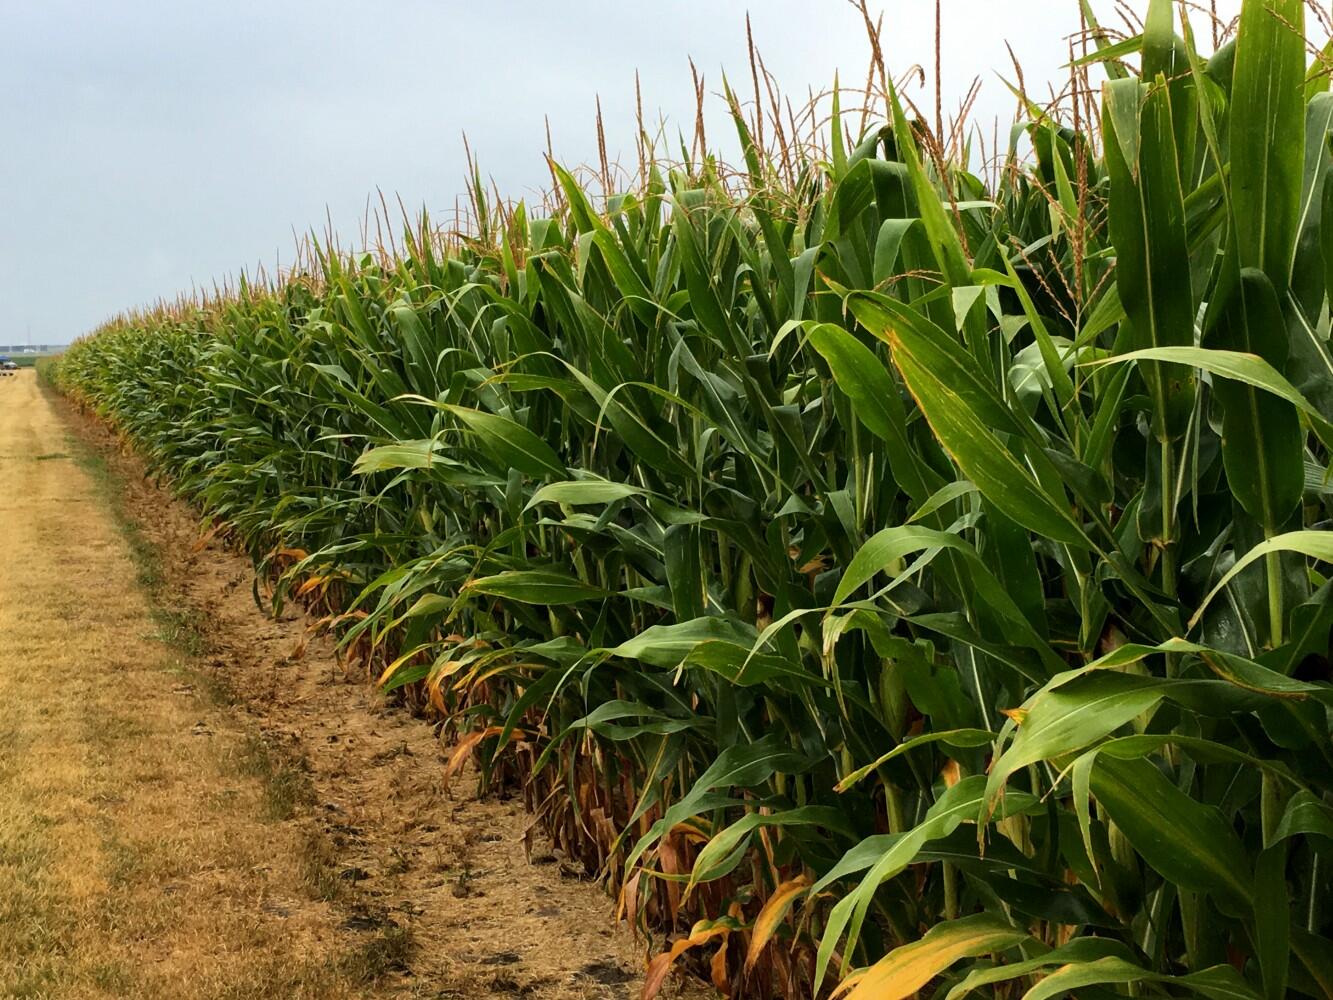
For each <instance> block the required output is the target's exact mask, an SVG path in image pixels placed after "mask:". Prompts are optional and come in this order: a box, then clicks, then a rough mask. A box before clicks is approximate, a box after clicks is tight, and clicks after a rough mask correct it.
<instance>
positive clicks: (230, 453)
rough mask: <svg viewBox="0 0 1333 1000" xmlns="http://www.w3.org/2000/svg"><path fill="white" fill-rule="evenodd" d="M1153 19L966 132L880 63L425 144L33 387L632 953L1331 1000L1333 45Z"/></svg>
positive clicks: (822, 990)
mask: <svg viewBox="0 0 1333 1000" xmlns="http://www.w3.org/2000/svg"><path fill="white" fill-rule="evenodd" d="M1182 11H1183V8H1180V7H1177V6H1176V5H1175V4H1173V3H1172V2H1170V0H1153V2H1152V3H1151V5H1150V6H1149V8H1148V12H1147V15H1146V18H1145V19H1144V22H1143V24H1142V26H1141V30H1140V31H1138V32H1137V33H1130V32H1126V33H1123V34H1116V33H1112V32H1110V31H1109V30H1098V29H1097V26H1096V25H1095V22H1091V28H1092V30H1091V31H1090V32H1089V37H1090V42H1089V44H1088V52H1087V54H1086V55H1084V56H1081V57H1080V58H1078V59H1076V60H1075V61H1074V63H1073V66H1072V67H1071V71H1070V79H1069V82H1068V86H1067V87H1066V88H1065V90H1064V91H1063V92H1062V93H1060V94H1058V95H1056V99H1055V100H1054V101H1053V102H1049V103H1041V102H1037V101H1035V100H1034V99H1030V98H1027V97H1024V99H1023V100H1024V105H1023V107H1024V109H1025V111H1024V114H1023V119H1022V122H1021V123H1020V125H1019V126H1017V127H1016V128H1015V129H1014V130H1013V133H1012V135H1011V136H1010V137H1009V140H1008V145H1007V146H1005V145H1003V144H1002V145H1001V148H1000V149H986V150H984V151H983V150H981V149H980V148H979V146H978V145H977V143H976V142H975V140H974V138H972V137H970V133H968V132H967V130H966V129H965V128H963V127H962V126H961V125H959V126H958V127H956V128H955V129H954V130H953V132H952V134H941V133H942V132H943V131H944V130H942V129H940V128H938V127H930V126H927V125H926V124H925V123H924V122H923V121H922V120H920V119H921V118H923V117H924V116H923V115H920V114H918V113H917V111H916V109H915V108H914V106H912V105H911V104H910V102H908V101H907V100H906V98H905V97H904V96H903V94H904V91H903V90H902V89H901V88H900V87H895V84H894V80H893V79H892V77H891V76H890V75H889V73H888V72H887V71H886V69H885V67H884V64H883V61H882V57H880V58H878V60H877V62H876V63H874V64H873V66H872V74H871V84H870V87H869V89H868V91H867V93H866V95H865V101H864V102H862V103H864V105H865V106H864V107H861V106H860V104H858V105H857V107H855V108H852V107H851V106H850V105H851V103H852V102H850V101H846V102H844V98H846V95H847V94H848V93H849V92H848V91H839V90H838V89H837V88H836V87H835V90H834V91H833V93H832V98H831V107H829V106H828V103H827V102H826V104H825V108H824V113H823V114H820V115H813V114H812V115H811V116H810V117H809V118H808V119H806V121H805V124H804V125H802V123H801V122H798V121H797V120H795V119H794V118H793V117H791V116H789V114H788V112H787V110H786V109H783V108H781V107H780V106H779V104H778V103H777V100H776V99H773V101H772V102H771V106H770V102H769V97H768V95H767V94H765V93H763V91H762V89H761V87H760V85H759V79H758V77H757V76H756V79H755V94H754V98H753V100H751V99H750V97H749V95H748V94H747V95H745V96H744V97H742V96H741V95H739V94H737V93H736V92H733V91H731V90H728V91H727V92H726V96H725V100H727V101H728V103H729V105H730V108H731V111H732V113H733V115H732V117H733V119H734V122H735V126H736V133H737V136H738V140H739V143H740V148H741V149H742V151H743V154H744V167H743V168H741V169H739V170H736V171H731V170H728V169H726V168H725V167H724V166H723V165H722V164H721V163H720V162H719V161H718V160H717V159H716V158H713V157H709V156H707V155H705V153H704V151H703V149H702V148H700V147H701V145H702V135H700V136H698V139H699V140H700V142H699V143H697V144H696V147H695V148H694V149H690V148H684V146H685V144H682V146H683V148H682V149H681V150H680V154H681V158H680V160H679V161H669V160H668V159H666V158H665V157H663V156H661V155H660V154H659V152H657V151H656V150H654V149H653V148H651V147H650V146H649V145H648V144H646V143H645V148H644V151H643V155H642V162H641V165H640V169H639V171H638V176H637V177H636V178H634V179H633V183H626V184H625V185H623V189H615V188H614V187H612V186H610V181H609V178H608V174H607V171H606V169H605V166H603V170H602V171H601V173H602V177H601V178H600V179H601V180H602V181H603V184H602V187H603V188H604V190H602V191H597V188H598V185H597V184H596V182H595V181H596V179H592V180H590V179H588V178H587V177H584V176H583V175H579V174H576V173H571V172H567V171H565V170H563V169H561V168H560V167H558V166H556V165H554V164H552V173H553V183H554V188H553V194H552V198H551V203H550V204H549V205H548V206H545V207H544V208H543V210H542V211H541V212H537V211H533V210H531V209H530V208H529V207H527V206H525V205H523V204H509V203H505V202H501V201H499V200H497V199H496V198H495V197H493V196H490V195H488V194H487V192H486V191H485V188H484V185H483V184H482V182H481V180H480V175H479V174H477V173H475V172H474V174H473V177H474V182H473V184H472V185H471V192H472V198H473V206H472V216H473V225H472V227H471V231H470V232H468V233H467V234H466V235H465V236H458V235H455V236H452V237H446V236H444V235H442V234H441V233H439V232H437V231H436V230H434V229H433V228H432V226H431V223H430V221H429V219H427V218H426V217H425V216H424V215H423V216H422V217H420V218H419V219H416V220H414V221H413V222H412V223H411V224H410V225H404V226H403V227H402V232H403V236H402V240H401V245H399V241H398V240H397V239H395V241H394V246H393V247H392V249H390V250H388V251H385V252H379V251H376V252H370V253H345V252H342V251H340V250H339V249H337V247H336V245H335V244H334V243H333V242H332V241H330V240H327V239H324V240H320V241H318V242H312V243H311V244H309V245H308V247H307V252H306V255H305V258H304V263H303V266H301V267H299V268H297V269H296V270H294V271H292V272H291V273H289V274H285V275H283V276H282V277H281V278H273V279H270V280H252V281H249V282H242V283H241V284H240V285H239V286H238V287H237V288H235V289H233V290H232V291H230V292H228V293H226V294H219V295H216V296H211V297H209V298H207V299H203V300H199V301H192V302H182V303H179V304H176V305H173V306H171V307H163V308H159V309H155V310H151V311H146V312H139V313H134V314H127V315H126V316H123V317H121V318H119V319H117V320H115V321H113V322H111V323H109V324H107V325H106V326H105V327H103V328H101V329H99V330H98V331H95V332H94V333H93V334H92V335H91V336H89V337H86V338H85V339H84V340H82V341H81V342H80V343H78V344H77V345H76V346H75V347H74V348H73V349H71V350H70V351H69V352H68V353H67V354H66V355H65V356H64V357H63V358H61V359H60V360H59V362H58V364H57V365H55V366H54V368H53V369H52V371H51V377H52V379H53V380H54V382H55V383H56V385H57V386H58V387H59V388H60V389H61V390H62V391H64V392H66V393H67V394H69V395H70V396H72V397H73V398H74V399H75V400H77V401H79V402H80V403H81V404H83V405H85V406H87V407H90V408H92V409H94V410H96V411H97V412H98V413H99V414H101V415H102V416H104V417H105V418H106V419H108V420H109V421H111V422H112V423H113V424H114V425H115V426H116V427H117V428H118V429H119V430H120V431H122V432H123V434H124V435H125V436H126V437H127V438H128V440H129V441H130V442H132V443H133V445H134V446H135V447H136V448H137V449H139V450H140V451H141V452H142V453H143V454H144V455H145V456H147V458H148V459H149V461H150V463H151V465H152V467H153V469H154V470H155V471H156V472H157V473H158V474H160V475H162V476H163V477H165V478H166V479H168V480H169V481H170V482H171V483H172V484H173V486H174V488H176V489H177V490H179V491H180V493H182V494H183V495H184V496H186V497H188V498H189V499H190V500H191V501H193V502H194V503H195V504H197V505H198V507H199V508H200V509H201V510H202V511H203V512H204V513H205V515H206V516H207V518H208V519H209V520H210V522H212V523H213V524H214V525H216V528H215V530H217V531H221V532H225V533H227V535H228V536H229V537H230V538H231V539H232V540H233V541H234V543H235V544H237V545H239V546H242V547H243V548H244V549H246V550H247V551H248V552H249V553H250V554H251V555H252V557H253V559H254V561H255V564H256V568H257V581H258V582H257V584H256V599H257V600H261V601H264V602H271V603H273V604H279V605H280V604H281V603H283V602H285V601H299V602H301V603H303V604H305V605H307V606H308V607H310V608H311V609H313V611H314V612H315V613H316V614H317V615H319V616H322V624H323V626H324V627H326V628H327V629H330V630H332V631H333V632H335V633H336V634H337V636H338V638H339V641H340V643H341V648H342V649H343V651H344V653H345V655H346V656H347V657H348V659H349V661H350V662H354V663H358V664H360V665H362V667H363V668H364V669H365V670H366V671H367V672H368V673H369V674H370V675H371V676H373V677H375V678H376V679H377V680H378V682H379V683H380V684H382V685H383V686H384V687H386V688H388V689H390V690H396V691H398V692H400V695H401V697H402V698H403V699H404V700H405V701H406V702H407V703H409V704H410V705H412V706H413V707H415V708H416V709H418V710H420V711H422V712H425V713H429V714H431V715H432V716H433V717H435V718H436V719H438V720H439V721H440V722H441V724H442V725H443V727H444V732H445V735H446V736H447V737H448V738H449V739H450V749H449V751H448V753H449V759H448V770H449V773H450V774H454V773H456V772H457V771H458V770H459V769H460V768H461V766H462V764H463V763H464V762H465V761H467V760H469V759H475V760H477V761H478V762H479V764H480V767H481V773H482V776H483V782H484V783H486V784H488V785H491V786H496V785H505V786H508V787H515V788H520V789H521V790H522V794H523V795H524V796H525V797H526V801H527V804H528V806H529V808H530V809H531V811H532V812H533V814H534V816H535V818H536V819H537V820H538V821H539V822H540V824H541V826H542V827H544V829H545V830H546V831H547V832H549V834H550V836H551V837H552V838H553V839H554V841H555V843H556V844H557V845H558V846H559V847H561V848H562V849H563V850H565V851H567V852H568V853H569V854H570V855H572V856H574V857H576V858H579V859H581V860H582V862H583V863H584V864H585V865H586V867H587V869H588V871H589V872H592V873H597V874H598V875H599V876H600V877H601V878H602V879H604V881H605V883H606V885H607V886H608V888H609V890H610V891H611V892H612V893H613V894H614V896H615V898H616V900H617V910H618V913H619V915H620V916H621V917H622V918H623V919H624V920H626V921H629V922H630V923H631V924H632V925H633V926H634V927H635V928H636V929H637V930H639V931H640V932H642V933H644V934H645V935H647V938H648V941H649V947H650V954H651V955H652V956H653V957H652V958H651V961H650V963H649V966H648V982H647V986H646V988H645V996H652V995H653V994H655V992H656V991H657V989H658V988H660V985H661V983H662V982H663V981H664V980H665V978H666V976H667V975H668V974H670V973H671V972H672V970H673V968H689V969H691V970H693V971H694V973H695V974H697V975H699V976H701V977H703V978H705V979H707V980H711V982H712V983H713V985H714V986H715V987H716V988H717V989H718V990H720V991H722V992H724V993H726V994H727V995H732V996H738V997H739V996H752V997H789V998H796V997H811V996H815V995H827V994H829V993H832V992H835V991H836V992H837V993H838V994H839V995H840V996H844V997H850V998H854V1000H869V998H879V1000H882V998H897V997H907V996H911V995H914V994H917V993H918V992H921V995H924V996H934V997H938V998H941V1000H944V998H947V1000H956V998H960V997H964V996H967V995H978V996H990V997H1020V996H1022V997H1026V998H1027V1000H1042V998H1045V997H1061V996H1078V997H1087V998H1097V997H1109V996H1119V995H1126V994H1128V995H1134V996H1149V997H1151V996H1162V997H1173V996H1185V995H1198V996H1203V997H1207V998H1212V1000H1219V998H1225V1000H1233V998H1241V997H1244V998H1264V1000H1280V998H1283V997H1287V996H1305V997H1333V939H1331V936H1333V906H1331V905H1330V900H1331V899H1333V897H1331V895H1330V890H1333V740H1330V714H1329V712H1330V708H1331V707H1333V674H1331V672H1330V632H1331V630H1333V585H1331V584H1330V582H1329V579H1328V575H1327V574H1328V572H1329V565H1330V563H1333V531H1330V530H1329V529H1330V526H1333V478H1331V475H1330V461H1331V456H1333V352H1331V351H1330V342H1329V334H1330V310H1329V291H1330V288H1333V185H1326V184H1325V178H1326V176H1327V174H1328V172H1329V168H1330V164H1333V153H1330V141H1331V139H1333V94H1330V93H1329V73H1328V71H1329V66H1330V65H1333V60H1330V59H1329V52H1328V50H1326V51H1323V52H1321V51H1319V50H1318V49H1317V48H1316V47H1315V46H1313V45H1312V44H1311V43H1310V41H1309V38H1310V37H1311V36H1312V35H1313V33H1314V29H1315V28H1316V27H1319V26H1318V25H1315V24H1313V23H1311V24H1309V25H1307V19H1309V20H1311V21H1313V19H1315V18H1316V17H1317V12H1316V13H1308V12H1307V11H1306V9H1305V7H1304V4H1303V3H1302V0H1246V2H1245V4H1244V8H1243V13H1242V15H1241V18H1240V21H1239V24H1238V26H1237V27H1236V30H1235V31H1234V32H1232V33H1230V34H1229V35H1228V36H1225V37H1223V38H1222V39H1221V40H1220V45H1219V46H1218V47H1217V48H1216V49H1215V51H1213V52H1212V54H1211V55H1201V54H1200V53H1199V46H1200V45H1201V44H1202V40H1201V39H1196V38H1195V37H1194V34H1193V30H1192V28H1191V25H1190V22H1189V20H1188V19H1187V18H1184V17H1180V16H1178V15H1179V14H1180V13H1181V12H1182ZM1087 16H1089V17H1091V11H1088V12H1087ZM871 38H872V41H873V42H875V45H874V48H875V51H876V53H878V52H879V46H878V36H877V33H876V31H875V29H874V28H873V27H871ZM1208 47H1209V48H1210V49H1211V48H1212V47H1211V46H1208ZM1093 72H1097V73H1100V74H1102V75H1104V76H1105V77H1107V78H1108V79H1107V82H1106V83H1105V84H1104V86H1101V87H1100V88H1098V87H1094V86H1092V85H1091V84H1090V83H1089V80H1090V78H1091V74H1092V73H1093ZM860 97H861V95H860V94H859V93H858V94H857V98H858V101H860ZM841 103H847V105H848V106H847V107H843V106H840V105H841ZM802 130H804V131H802Z"/></svg>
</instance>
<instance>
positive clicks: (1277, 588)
mask: <svg viewBox="0 0 1333 1000" xmlns="http://www.w3.org/2000/svg"><path fill="white" fill-rule="evenodd" d="M1264 573H1265V574H1266V575H1267V577H1268V634H1269V641H1270V642H1271V644H1272V648H1273V649H1277V647H1278V646H1281V645H1282V635H1283V631H1284V629H1283V614H1282V553H1280V552H1269V553H1268V554H1267V555H1265V556H1264Z"/></svg>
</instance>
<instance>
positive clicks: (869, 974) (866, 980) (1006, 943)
mask: <svg viewBox="0 0 1333 1000" xmlns="http://www.w3.org/2000/svg"><path fill="white" fill-rule="evenodd" d="M1027 936H1028V935H1027V932H1026V931H1023V930H1020V929H1019V928H1017V927H1014V926H1013V925H1012V924H1009V923H1007V922H1006V921H1004V920H1001V919H1000V918H999V917H994V916H991V915H990V914H987V913H978V914H977V915H975V916H971V917H963V918H962V919H961V920H951V921H949V922H948V923H943V924H936V925H935V926H934V927H932V928H931V929H930V930H928V931H927V932H926V933H925V936H924V937H922V938H921V939H920V940H919V941H913V942H912V943H911V944H905V945H903V946H902V947H901V948H895V949H894V950H893V951H891V952H889V953H888V954H887V955H885V956H884V957H883V958H881V959H880V960H879V961H878V962H876V963H875V964H874V965H872V966H871V967H870V968H869V969H866V970H865V971H864V972H860V973H857V974H856V975H855V976H854V977H852V978H850V979H848V980H847V981H846V982H844V983H843V984H842V985H841V986H839V987H838V989H837V991H836V992H835V993H834V996H835V997H837V996H843V995H846V998H847V1000H901V998H902V997H908V996H911V995H912V994H913V993H915V992H916V991H917V990H919V989H921V987H922V986H925V985H926V983H928V982H930V981H931V980H932V979H934V978H935V977H936V976H938V975H939V974H940V973H941V972H943V971H944V970H945V969H947V968H948V967H949V966H951V965H953V963H954V962H957V961H958V960H959V959H960V958H973V957H975V956H977V955H986V954H989V953H991V952H996V951H1004V950H1005V949H1006V948H1012V947H1013V946H1014V945H1016V944H1018V943H1019V942H1020V941H1023V940H1024V939H1026V938H1027ZM849 988H850V990H851V992H850V993H848V992H847V991H848V989H849Z"/></svg>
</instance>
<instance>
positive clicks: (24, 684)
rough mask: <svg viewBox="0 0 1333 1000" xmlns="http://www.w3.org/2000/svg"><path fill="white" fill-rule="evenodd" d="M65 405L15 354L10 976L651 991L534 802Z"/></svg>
mask: <svg viewBox="0 0 1333 1000" xmlns="http://www.w3.org/2000/svg"><path fill="white" fill-rule="evenodd" d="M63 409H64V404H63V403H58V402H57V401H56V399H55V398H54V396H53V394H49V393H48V392H47V391H45V390H44V389H43V388H42V387H41V386H40V385H39V384H38V381H37V377H36V375H35V374H34V373H33V372H31V371H26V372H21V373H20V374H19V375H18V376H16V377H13V378H6V379H4V380H0V544H3V549H0V706H2V708H0V998H18V997H25V998H26V997H31V998H47V997H50V998H66V997H69V998H83V997H154V998H174V997H182V998H186V997H188V998H195V997H199V998H219V1000H221V998H235V1000H241V998H249V997H282V998H288V997H293V998H295V997H310V998H316V997H318V998H340V997H390V996H393V997H409V996H410V997H433V998H439V1000H449V998H460V1000H461V998H464V997H468V998H471V997H479V998H485V997H506V996H509V997H520V996H521V997H528V998H532V1000H542V998H548V997H587V998H616V1000H620V998H625V997H630V996H633V995H636V994H637V991H638V984H639V982H641V970H642V967H643V966H642V952H641V950H638V949H636V948H634V947H633V946H631V945H630V943H629V941H628V938H627V935H625V934H622V933H620V932H613V930H612V924H611V920H610V903H609V901H608V900H607V899H606V898H605V896H603V895H602V894H601V893H600V891H599V890H598V889H597V888H596V887H595V886H593V885H590V884H587V883H585V882H582V881H578V880H577V879H576V878H573V877H572V876H571V874H570V873H569V872H568V871H565V870H564V868H565V866H564V865H563V864H562V863H559V862H558V859H556V858H552V857H549V856H548V857H545V858H543V857H541V856H540V854H541V846H540V844H538V846H537V849H536V852H535V859H536V860H538V861H542V860H545V861H547V862H548V863H547V864H546V865H533V864H528V863H527V861H526V859H525V858H524V854H523V849H522V846H521V839H522V836H523V832H524V828H525V826H526V817H525V816H524V814H523V812H522V808H521V805H520V804H519V803H518V802H516V801H510V802H495V801H489V802H477V801H474V800H473V799H472V797H471V789H470V788H458V789H457V790H455V791H454V792H453V793H451V794H450V795H446V794H443V791H442V789H441V787H440V774H441V771H442V768H441V766H440V764H441V761H442V759H443V753H444V750H443V749H442V748H441V747H440V745H439V743H438V741H437V740H436V738H435V737H434V735H433V734H432V732H431V729H430V727H429V726H427V725H425V724H423V723H421V722H419V721H417V720H414V719H411V718H409V717H408V716H407V715H406V713H404V712H400V711H394V710H391V709H386V708H385V706H384V705H383V704H382V702H380V701H377V698H378V696H377V695H376V694H375V692H374V691H373V689H371V688H370V687H369V686H368V685H366V684H364V683H363V682H362V680H361V679H355V680H353V679H350V678H348V677H346V676H339V671H338V665H337V661H336V660H335V658H334V657H333V656H332V650H331V649H330V648H329V647H328V644H327V641H326V640H320V639H315V640H312V641H310V642H309V649H308V650H306V649H305V647H306V645H307V643H306V641H305V638H304V634H305V624H306V623H305V622H303V621H301V620H300V619H299V618H298V617H296V616H292V617H291V618H289V620H287V621H273V620H270V619H267V618H265V617H264V616H262V615H261V614H260V613H259V612H258V610H257V609H256V608H255V606H254V603H253V600H252V599H251V596H250V587H249V578H248V563H246V562H245V561H243V560H240V559H238V558H236V557H234V556H232V555H230V554H228V553H226V552H224V551H222V550H221V548H220V547H219V546H218V545H216V543H214V544H209V545H206V546H202V545H191V544H190V542H191V541H193V539H194V538H197V536H198V527H197V522H195V521H194V520H193V519H192V515H190V514H189V512H188V511H186V510H185V509H184V508H183V507H182V506H181V505H179V504H177V503H175V502H174V501H172V500H170V498H168V497H167V496H166V495H165V494H164V493H162V492H161V491H159V490H157V489H156V488H155V487H152V486H151V485H149V484H146V483H144V482H142V481H141V480H142V477H135V476H131V475H128V474H124V475H123V474H122V472H119V471H117V469H116V468H115V465H116V463H117V462H118V461H120V462H125V461H132V460H128V459H117V458H115V457H114V455H113V456H112V457H111V458H109V459H108V458H107V457H106V455H107V454H110V453H109V452H108V451H107V449H105V448H99V447H97V446H95V445H90V444H89V443H88V442H87V441H85V440H84V438H85V437H86V436H87V435H88V434H90V433H92V434H96V432H95V431H90V430H89V429H88V428H84V427H81V423H82V421H81V419H80V418H78V417H77V416H73V415H71V414H65V413H63V412H62V410H63ZM108 461H109V462H111V466H110V467H108V465H107V463H108ZM136 478H137V479H138V480H139V481H138V482H136V481H135V480H136ZM164 552H165V553H176V554H177V555H178V556H179V558H175V557H170V556H162V555H161V554H162V553H164ZM154 553H158V554H159V556H157V557H155V556H154ZM181 553H186V554H185V555H180V554H181ZM164 593H165V594H172V595H174V594H179V595H180V602H179V604H178V605H174V606H170V607H163V606H162V600H163V598H162V595H163V594H164ZM294 646H299V647H301V649H302V650H303V652H302V653H301V654H300V663H296V657H295V656H294V655H293V653H292V650H293V647H294ZM284 671H285V673H284ZM461 784H463V782H461V781H456V785H461ZM674 995H676V994H675V993H673V992H671V991H667V992H664V993H663V996H674Z"/></svg>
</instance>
